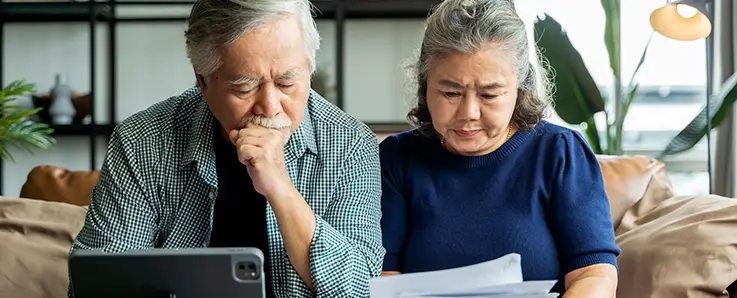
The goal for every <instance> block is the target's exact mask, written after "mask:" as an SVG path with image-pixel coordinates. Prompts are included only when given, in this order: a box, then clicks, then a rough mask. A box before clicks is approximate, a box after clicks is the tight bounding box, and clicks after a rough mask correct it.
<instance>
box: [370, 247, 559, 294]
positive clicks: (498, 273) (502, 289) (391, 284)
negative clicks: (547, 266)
mask: <svg viewBox="0 0 737 298" xmlns="http://www.w3.org/2000/svg"><path fill="white" fill-rule="evenodd" d="M553 285H555V281H528V282H523V279H522V266H521V257H520V255H519V254H516V253H512V254H508V255H505V256H502V257H500V258H498V259H494V260H491V261H487V262H483V263H479V264H475V265H470V266H465V267H459V268H453V269H446V270H438V271H431V272H420V273H408V274H400V275H394V276H384V277H377V278H374V279H372V280H371V281H370V282H369V288H370V295H371V297H376V298H459V297H507V298H513V297H514V298H550V297H557V294H548V292H549V291H550V289H551V288H552V287H553Z"/></svg>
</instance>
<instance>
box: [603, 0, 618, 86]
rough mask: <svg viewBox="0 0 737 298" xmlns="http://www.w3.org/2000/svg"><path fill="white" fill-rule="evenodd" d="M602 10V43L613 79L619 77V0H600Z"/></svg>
mask: <svg viewBox="0 0 737 298" xmlns="http://www.w3.org/2000/svg"><path fill="white" fill-rule="evenodd" d="M601 6H602V7H603V8H604V15H605V18H606V23H605V24H604V43H605V44H606V50H607V52H609V65H610V67H611V68H612V74H613V75H614V78H615V79H619V78H620V77H621V71H622V70H621V64H620V59H621V56H622V54H621V48H620V44H621V42H620V41H621V39H620V38H621V37H620V15H619V0H601Z"/></svg>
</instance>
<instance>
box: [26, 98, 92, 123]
mask: <svg viewBox="0 0 737 298" xmlns="http://www.w3.org/2000/svg"><path fill="white" fill-rule="evenodd" d="M90 99H91V97H90V94H89V93H85V94H81V93H76V92H74V93H72V104H73V105H74V110H75V114H74V120H72V124H87V123H89V119H90V117H89V113H90V104H91V103H90ZM31 100H32V101H33V106H34V107H36V108H43V109H42V110H41V111H40V112H38V114H37V115H36V116H38V118H39V119H40V121H41V122H43V123H49V124H51V123H54V122H53V121H52V120H51V115H50V114H49V110H48V109H49V107H50V106H51V104H52V103H53V102H54V97H53V94H51V93H47V94H34V95H32V96H31Z"/></svg>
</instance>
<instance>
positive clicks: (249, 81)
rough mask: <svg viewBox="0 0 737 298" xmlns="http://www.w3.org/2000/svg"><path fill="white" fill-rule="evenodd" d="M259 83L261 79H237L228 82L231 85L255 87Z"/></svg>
mask: <svg viewBox="0 0 737 298" xmlns="http://www.w3.org/2000/svg"><path fill="white" fill-rule="evenodd" d="M258 82H259V79H257V78H254V77H237V78H235V79H232V80H228V84H230V85H236V86H237V85H253V84H256V83H258Z"/></svg>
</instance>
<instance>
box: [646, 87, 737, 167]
mask: <svg viewBox="0 0 737 298" xmlns="http://www.w3.org/2000/svg"><path fill="white" fill-rule="evenodd" d="M735 100H737V73H735V74H732V76H730V77H729V78H728V79H727V80H726V81H724V83H722V85H721V87H720V88H719V90H718V91H717V93H715V94H714V96H712V97H711V98H710V100H709V105H710V107H709V108H710V109H711V111H709V115H710V116H711V126H712V128H716V127H718V126H719V125H720V124H721V123H722V121H724V118H725V117H726V116H727V115H728V113H729V112H731V111H732V105H733V104H734V102H735ZM706 121H707V120H706V107H704V109H703V110H701V112H700V113H699V114H698V115H696V117H695V118H694V119H693V120H691V123H689V124H688V126H686V128H685V129H683V130H682V131H681V132H679V133H678V134H677V135H676V136H675V137H674V138H673V139H672V140H671V141H670V143H669V144H668V146H666V147H665V149H664V150H663V151H662V152H661V153H660V155H659V156H658V158H659V159H662V158H663V157H664V156H666V155H672V154H678V153H681V152H684V151H687V150H689V149H691V148H693V146H695V145H696V143H698V142H699V141H701V138H703V137H704V135H706Z"/></svg>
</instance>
